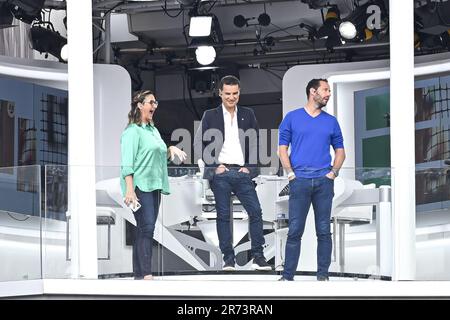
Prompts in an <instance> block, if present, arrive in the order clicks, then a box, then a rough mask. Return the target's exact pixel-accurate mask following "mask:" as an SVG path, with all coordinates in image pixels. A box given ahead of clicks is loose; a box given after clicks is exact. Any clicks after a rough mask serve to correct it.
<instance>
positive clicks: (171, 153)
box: [167, 146, 187, 162]
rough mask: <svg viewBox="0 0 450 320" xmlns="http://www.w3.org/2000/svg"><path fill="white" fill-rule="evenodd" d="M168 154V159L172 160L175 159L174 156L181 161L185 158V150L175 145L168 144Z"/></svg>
mask: <svg viewBox="0 0 450 320" xmlns="http://www.w3.org/2000/svg"><path fill="white" fill-rule="evenodd" d="M167 151H168V156H169V159H170V161H173V160H174V159H175V156H177V158H178V159H180V161H181V162H183V161H184V160H186V157H187V155H186V152H184V151H183V150H181V149H179V148H177V147H175V146H170V147H169V148H168V149H167Z"/></svg>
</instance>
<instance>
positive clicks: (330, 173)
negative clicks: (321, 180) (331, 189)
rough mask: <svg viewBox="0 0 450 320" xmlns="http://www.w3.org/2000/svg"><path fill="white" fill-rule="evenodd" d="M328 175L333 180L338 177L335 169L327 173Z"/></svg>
mask: <svg viewBox="0 0 450 320" xmlns="http://www.w3.org/2000/svg"><path fill="white" fill-rule="evenodd" d="M326 177H327V178H328V179H331V180H334V179H336V176H335V175H334V172H333V171H330V172H328V173H327V174H326Z"/></svg>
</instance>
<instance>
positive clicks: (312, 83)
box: [306, 78, 328, 99]
mask: <svg viewBox="0 0 450 320" xmlns="http://www.w3.org/2000/svg"><path fill="white" fill-rule="evenodd" d="M320 81H324V82H326V83H328V80H327V79H321V78H319V79H312V80H310V81H309V82H308V85H307V86H306V98H307V99H309V89H311V88H314V90H317V89H318V88H319V87H320Z"/></svg>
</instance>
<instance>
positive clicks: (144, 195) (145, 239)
mask: <svg viewBox="0 0 450 320" xmlns="http://www.w3.org/2000/svg"><path fill="white" fill-rule="evenodd" d="M136 196H137V198H138V199H139V202H140V204H141V205H142V206H141V208H139V210H137V211H136V212H134V218H135V219H136V229H135V230H136V233H135V238H134V243H133V273H134V278H135V279H142V278H144V276H146V275H151V274H152V249H153V233H154V231H155V222H156V219H157V217H158V211H159V204H160V202H161V192H160V190H155V191H152V192H144V191H141V190H139V188H137V187H136Z"/></svg>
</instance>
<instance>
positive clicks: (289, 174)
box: [287, 171, 295, 179]
mask: <svg viewBox="0 0 450 320" xmlns="http://www.w3.org/2000/svg"><path fill="white" fill-rule="evenodd" d="M291 177H295V173H294V171H291V172H289V173H288V174H287V178H288V179H289V178H291Z"/></svg>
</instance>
